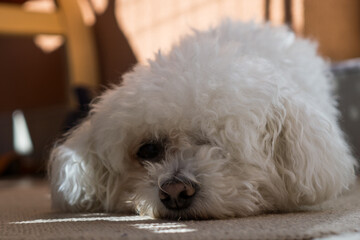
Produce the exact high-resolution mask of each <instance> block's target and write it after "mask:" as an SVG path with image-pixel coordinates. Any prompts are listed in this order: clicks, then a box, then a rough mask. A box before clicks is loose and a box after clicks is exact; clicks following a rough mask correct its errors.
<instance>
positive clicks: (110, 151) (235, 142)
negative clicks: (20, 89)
mask: <svg viewBox="0 0 360 240" xmlns="http://www.w3.org/2000/svg"><path fill="white" fill-rule="evenodd" d="M333 85H334V84H333V80H332V78H331V75H330V73H329V70H328V66H327V64H326V63H325V62H324V61H323V59H321V58H320V57H318V56H317V54H316V46H315V45H314V44H313V43H311V42H309V41H307V40H304V39H298V38H296V37H295V36H294V34H293V33H291V32H289V31H288V30H287V29H286V28H284V27H282V28H274V27H270V26H269V25H265V26H259V25H256V24H253V23H233V22H231V21H224V22H223V23H222V24H221V25H220V26H219V27H217V28H211V29H209V30H208V31H205V32H197V31H194V33H193V35H191V36H188V37H186V38H184V39H183V40H181V42H180V44H179V45H177V46H175V47H174V48H173V49H172V51H171V52H170V53H169V54H167V55H162V54H161V53H160V52H159V53H158V54H157V55H156V58H155V60H153V61H149V64H148V65H137V66H136V67H135V68H134V70H133V71H131V72H129V73H127V74H125V75H124V76H123V82H122V84H121V85H120V86H116V87H114V88H113V89H110V90H108V91H107V92H105V93H104V94H103V95H102V96H101V97H100V98H99V100H98V102H97V103H95V104H94V105H93V108H92V111H91V113H90V115H89V117H88V118H87V119H86V120H85V121H84V122H83V123H82V124H80V125H79V126H78V127H77V128H76V129H75V130H73V131H72V132H71V133H69V134H68V135H67V136H66V138H65V139H64V141H63V142H62V143H61V144H59V145H58V146H56V147H55V148H54V150H53V152H52V155H51V160H50V167H49V170H50V177H51V186H52V199H53V205H54V206H55V207H57V208H60V209H63V210H69V211H109V212H124V211H134V210H135V211H137V212H138V213H140V214H148V215H151V216H155V217H164V218H183V219H184V218H187V219H188V218H193V219H204V218H228V217H236V216H248V215H253V214H259V213H262V212H266V211H291V210H295V209H297V208H299V207H300V206H302V205H312V204H318V203H321V202H323V201H325V200H328V199H331V198H334V197H336V196H338V195H339V194H340V193H341V192H342V191H343V190H344V189H347V188H348V187H349V186H350V185H351V183H352V182H353V181H354V178H355V173H354V166H355V160H354V159H353V157H352V155H351V153H350V150H349V147H348V145H347V144H346V142H345V140H344V137H343V134H342V132H341V130H340V129H339V126H338V122H337V118H338V111H337V109H336V101H335V100H334V98H333V96H332V91H333V88H334V86H333ZM146 141H166V149H165V151H166V153H165V154H164V155H163V157H162V159H161V161H157V162H151V161H148V162H145V163H143V164H140V162H139V160H138V158H137V156H136V152H137V151H138V149H139V147H140V146H141V144H142V143H144V142H146ZM174 176H175V177H178V176H182V177H185V178H187V179H190V180H191V181H192V182H195V183H196V184H198V186H199V190H198V193H197V194H196V196H195V198H194V200H193V202H192V204H191V205H190V207H188V208H186V209H181V210H178V211H176V210H171V209H167V208H166V207H164V206H163V204H162V203H161V201H160V200H159V197H158V191H159V187H160V186H159V184H160V183H161V182H162V181H163V179H169V178H171V177H174Z"/></svg>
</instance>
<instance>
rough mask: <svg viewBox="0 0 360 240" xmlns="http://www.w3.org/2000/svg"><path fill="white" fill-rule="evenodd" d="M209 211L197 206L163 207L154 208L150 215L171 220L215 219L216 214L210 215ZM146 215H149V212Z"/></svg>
mask: <svg viewBox="0 0 360 240" xmlns="http://www.w3.org/2000/svg"><path fill="white" fill-rule="evenodd" d="M208 213H209V212H208V211H204V212H201V211H199V210H197V209H195V208H191V207H190V208H187V209H180V210H176V209H166V208H163V207H161V208H160V209H157V210H155V209H153V210H152V211H151V214H150V216H152V217H154V218H161V219H169V220H206V219H214V218H215V217H214V216H210V215H209V214H208ZM146 215H149V213H147V214H146Z"/></svg>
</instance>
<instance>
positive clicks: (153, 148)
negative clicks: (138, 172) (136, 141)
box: [136, 143, 163, 160]
mask: <svg viewBox="0 0 360 240" xmlns="http://www.w3.org/2000/svg"><path fill="white" fill-rule="evenodd" d="M162 150H163V147H162V145H161V144H158V143H146V144H144V145H142V146H141V147H140V148H139V150H138V152H137V153H136V156H138V157H139V158H141V159H143V160H152V159H155V158H156V157H158V156H159V155H160V154H161V153H162Z"/></svg>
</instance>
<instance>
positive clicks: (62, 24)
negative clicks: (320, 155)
mask: <svg viewBox="0 0 360 240" xmlns="http://www.w3.org/2000/svg"><path fill="white" fill-rule="evenodd" d="M226 17H227V18H231V19H235V20H243V21H255V22H260V23H261V22H270V24H272V25H283V24H286V25H287V26H288V27H289V28H290V29H292V30H293V31H294V32H295V33H296V34H297V35H299V36H303V37H307V38H310V39H312V40H314V41H317V42H318V45H319V53H320V54H321V55H322V56H324V57H325V58H326V59H327V60H328V61H330V62H331V63H332V68H333V72H334V74H335V76H336V79H337V82H338V86H339V88H338V89H339V90H338V95H339V101H340V109H341V112H342V114H343V115H342V118H341V124H342V127H343V129H344V130H345V132H346V134H347V137H348V139H349V141H350V143H351V145H352V146H353V149H354V152H355V154H356V156H359V153H360V130H359V123H360V119H359V118H360V60H359V57H360V1H359V0H180V1H179V0H57V1H55V0H28V1H27V0H0V178H1V177H13V176H23V175H32V176H40V177H42V176H44V174H45V170H46V160H47V158H48V154H49V150H50V149H51V146H52V145H53V144H54V141H55V140H56V139H57V138H59V137H60V136H61V135H62V134H63V133H64V131H66V130H67V129H69V128H71V127H72V126H73V125H75V124H76V123H77V122H78V121H79V119H81V118H82V117H84V116H85V115H86V111H87V110H88V103H89V102H90V101H91V99H92V98H93V97H94V96H96V95H98V94H100V93H101V92H102V91H103V90H104V89H106V87H107V86H109V85H111V84H114V83H119V82H120V81H121V75H122V74H123V73H124V72H126V71H128V70H130V69H131V68H132V67H133V66H134V65H135V64H137V63H144V64H146V60H147V59H151V58H153V55H154V52H156V51H157V50H158V49H159V48H161V49H162V51H163V52H167V51H168V50H169V49H170V48H171V46H172V45H173V44H176V43H177V42H178V41H179V38H180V37H181V36H183V35H184V34H187V33H190V32H191V28H196V29H206V28H208V27H209V26H215V25H216V24H217V23H219V21H221V19H223V18H226Z"/></svg>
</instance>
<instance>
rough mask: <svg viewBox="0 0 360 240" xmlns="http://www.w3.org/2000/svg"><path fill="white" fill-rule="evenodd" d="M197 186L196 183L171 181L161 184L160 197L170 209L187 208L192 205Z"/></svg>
mask: <svg viewBox="0 0 360 240" xmlns="http://www.w3.org/2000/svg"><path fill="white" fill-rule="evenodd" d="M196 188H197V187H196V184H194V183H183V182H179V181H169V182H166V183H164V184H163V185H162V186H161V189H160V190H159V198H160V200H161V202H162V203H163V204H164V205H165V207H166V208H168V209H172V210H180V209H185V208H187V207H189V206H190V204H191V202H192V200H193V198H194V196H195V193H196Z"/></svg>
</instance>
